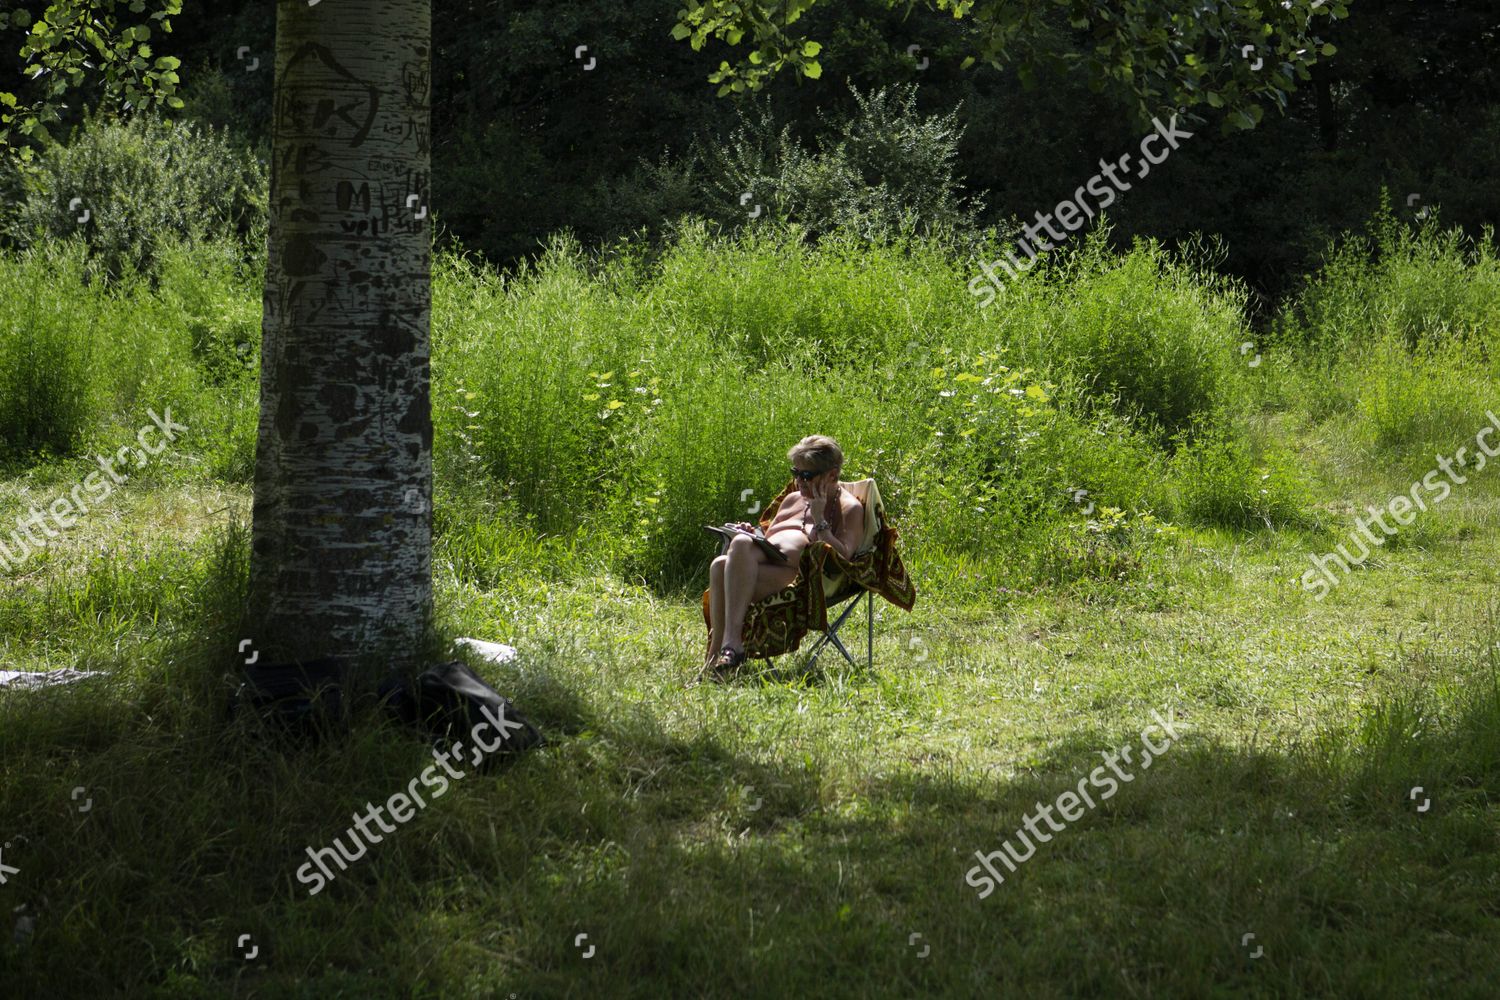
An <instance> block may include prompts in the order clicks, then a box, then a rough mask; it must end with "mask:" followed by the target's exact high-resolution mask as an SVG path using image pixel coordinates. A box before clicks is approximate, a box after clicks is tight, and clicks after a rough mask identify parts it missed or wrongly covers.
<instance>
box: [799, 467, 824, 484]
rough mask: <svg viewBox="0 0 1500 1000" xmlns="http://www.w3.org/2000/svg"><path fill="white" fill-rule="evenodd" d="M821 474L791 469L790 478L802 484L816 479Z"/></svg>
mask: <svg viewBox="0 0 1500 1000" xmlns="http://www.w3.org/2000/svg"><path fill="white" fill-rule="evenodd" d="M823 471H824V472H827V471H828V470H827V469H824V470H823ZM822 474H823V473H822V472H809V471H808V470H806V469H797V468H794V469H792V478H793V479H796V480H798V481H799V482H804V483H806V482H810V481H811V480H814V479H817V478H818V477H819V476H821V475H822Z"/></svg>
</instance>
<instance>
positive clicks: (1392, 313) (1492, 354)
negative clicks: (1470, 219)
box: [1281, 192, 1500, 364]
mask: <svg viewBox="0 0 1500 1000" xmlns="http://www.w3.org/2000/svg"><path fill="white" fill-rule="evenodd" d="M1366 230H1367V232H1366V233H1365V234H1362V235H1358V236H1350V237H1347V238H1345V239H1344V240H1342V241H1340V242H1337V243H1335V244H1333V245H1332V246H1330V247H1329V248H1328V250H1327V252H1326V256H1325V260H1324V263H1323V266H1322V267H1321V268H1320V269H1319V271H1318V272H1317V273H1316V275H1315V276H1314V277H1313V278H1312V279H1311V280H1310V281H1309V283H1308V284H1307V286H1306V287H1305V288H1304V289H1303V291H1302V293H1301V294H1300V296H1299V297H1298V298H1297V299H1296V301H1295V302H1294V303H1293V305H1292V306H1291V308H1289V309H1288V310H1287V311H1286V312H1285V314H1284V315H1283V317H1282V324H1281V327H1282V333H1283V336H1284V337H1285V338H1286V339H1289V340H1292V341H1294V342H1296V341H1302V342H1306V343H1310V344H1313V345H1316V346H1319V347H1322V348H1325V349H1327V350H1331V351H1340V350H1346V349H1349V348H1350V347H1352V346H1354V345H1359V344H1370V343H1374V342H1378V341H1380V340H1383V339H1385V338H1387V337H1392V338H1395V339H1397V340H1399V341H1400V342H1402V343H1403V344H1404V345H1405V346H1406V347H1407V349H1409V350H1416V349H1418V348H1420V347H1431V346H1433V345H1442V344H1446V343H1459V344H1464V345H1467V346H1469V347H1470V348H1472V349H1473V350H1474V351H1475V353H1476V355H1478V354H1482V355H1483V356H1484V357H1485V358H1487V359H1488V360H1489V361H1490V362H1491V364H1493V363H1495V361H1496V360H1500V359H1497V348H1500V257H1497V255H1496V250H1495V242H1494V232H1493V231H1491V230H1486V231H1485V233H1484V235H1483V237H1482V238H1481V239H1479V240H1470V239H1468V238H1467V237H1465V236H1464V234H1463V231H1462V230H1460V229H1456V228H1454V229H1442V228H1440V227H1439V225H1438V222H1437V217H1436V216H1433V217H1431V218H1429V219H1428V220H1427V221H1426V223H1425V224H1422V225H1409V224H1407V223H1405V222H1402V221H1400V220H1398V219H1396V218H1395V216H1394V214H1393V212H1392V209H1391V204H1390V196H1389V193H1384V192H1383V193H1382V197H1381V204H1380V208H1379V210H1378V211H1377V213H1376V214H1375V216H1374V217H1373V218H1372V219H1371V221H1370V222H1369V224H1367V226H1366Z"/></svg>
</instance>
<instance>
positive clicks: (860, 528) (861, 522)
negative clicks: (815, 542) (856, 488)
mask: <svg viewBox="0 0 1500 1000" xmlns="http://www.w3.org/2000/svg"><path fill="white" fill-rule="evenodd" d="M843 515H844V523H843V526H842V527H841V528H840V529H839V533H838V535H837V536H836V537H834V538H829V539H824V540H825V541H827V542H828V544H829V545H832V546H833V549H834V551H835V552H837V553H838V554H839V555H841V556H843V557H844V558H845V559H853V558H854V550H855V549H857V548H859V543H860V542H861V541H863V540H864V533H865V508H864V505H863V504H861V503H860V502H859V501H858V500H853V499H852V498H851V501H850V503H849V506H847V507H845V508H844V511H843Z"/></svg>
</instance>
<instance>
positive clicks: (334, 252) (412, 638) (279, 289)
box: [246, 0, 432, 679]
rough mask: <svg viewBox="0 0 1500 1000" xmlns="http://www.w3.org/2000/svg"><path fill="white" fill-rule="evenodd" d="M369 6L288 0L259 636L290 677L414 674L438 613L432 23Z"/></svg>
mask: <svg viewBox="0 0 1500 1000" xmlns="http://www.w3.org/2000/svg"><path fill="white" fill-rule="evenodd" d="M351 6H356V5H349V4H339V3H317V4H314V5H309V4H308V3H307V0H278V3H277V12H276V80H275V97H274V103H273V111H272V114H273V117H274V121H273V126H272V165H271V181H270V183H271V189H270V232H269V236H268V254H267V263H266V283H265V291H264V301H263V310H264V318H263V321H262V337H263V343H262V349H261V365H262V367H261V384H260V404H261V408H260V425H259V437H258V445H257V451H256V462H255V502H254V511H253V519H252V528H251V547H252V556H251V579H250V602H249V608H248V617H247V632H246V635H247V636H248V637H250V638H251V639H252V640H253V641H254V643H255V647H256V649H257V650H263V651H265V655H267V656H268V657H269V658H271V659H272V660H273V661H274V662H283V661H285V660H291V659H308V658H311V657H314V656H320V655H342V656H350V657H355V658H357V659H361V660H374V659H376V658H379V659H381V660H383V661H384V663H385V664H386V665H387V666H405V667H409V666H411V665H412V664H414V663H415V662H416V661H417V660H418V659H420V656H421V652H422V651H421V643H422V639H423V637H424V636H425V634H426V629H427V626H428V624H429V621H430V617H431V609H432V519H431V511H432V503H431V498H432V408H431V401H430V395H429V385H428V378H429V336H428V333H429V318H430V310H431V287H430V286H431V258H430V240H429V232H428V218H427V208H428V192H429V178H428V170H429V160H430V146H429V133H428V126H429V121H430V105H429V94H428V87H429V81H430V79H431V74H430V59H431V33H432V28H431V10H430V0H367V2H363V3H360V4H358V5H357V10H351V9H350V8H351ZM368 676H369V675H368V674H366V675H365V677H366V679H368Z"/></svg>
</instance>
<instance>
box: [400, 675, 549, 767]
mask: <svg viewBox="0 0 1500 1000" xmlns="http://www.w3.org/2000/svg"><path fill="white" fill-rule="evenodd" d="M381 695H382V698H383V699H384V701H385V704H386V708H387V710H388V711H390V712H391V714H393V715H394V716H395V717H396V718H398V719H400V720H401V721H402V722H405V723H406V724H408V725H412V726H416V727H417V728H419V729H421V730H422V731H423V732H425V733H427V734H428V735H429V736H431V737H433V743H434V745H436V746H439V747H441V748H446V747H447V746H449V745H456V744H461V752H460V754H459V759H461V760H463V761H468V762H469V763H480V761H481V760H482V761H483V762H489V761H493V760H494V759H495V757H496V756H497V755H499V754H507V753H517V752H519V751H522V750H533V749H536V748H538V747H541V746H543V745H545V743H546V740H545V739H544V738H543V737H542V734H541V733H540V732H539V731H538V730H537V728H536V726H534V725H532V724H531V722H530V721H529V720H528V719H527V718H526V717H525V716H523V715H522V714H521V713H520V712H518V711H516V707H515V705H513V704H511V701H510V699H508V698H506V697H505V696H504V695H503V694H501V693H500V692H498V691H496V690H495V689H494V688H492V687H490V686H489V684H487V683H486V682H485V680H484V678H482V677H480V676H479V675H478V674H476V673H475V672H474V671H473V670H472V669H471V668H470V667H469V665H468V664H467V663H465V662H464V661H463V660H450V661H449V662H447V663H443V664H440V665H438V666H436V667H431V668H429V669H427V670H424V671H422V673H421V674H420V675H418V677H417V680H416V683H415V684H414V685H411V686H408V685H406V684H405V683H403V682H402V681H400V680H397V679H395V678H393V679H391V680H388V681H387V682H386V683H385V685H384V686H383V687H382V689H381ZM476 730H477V731H476ZM477 740H482V744H483V745H481V744H480V743H479V742H476V741H477ZM484 747H492V748H493V749H488V750H487V749H484Z"/></svg>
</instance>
